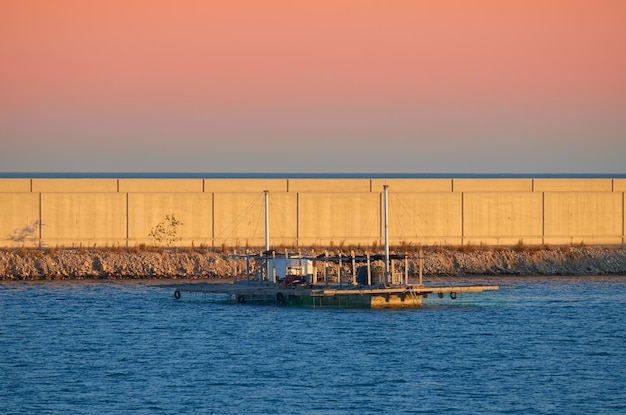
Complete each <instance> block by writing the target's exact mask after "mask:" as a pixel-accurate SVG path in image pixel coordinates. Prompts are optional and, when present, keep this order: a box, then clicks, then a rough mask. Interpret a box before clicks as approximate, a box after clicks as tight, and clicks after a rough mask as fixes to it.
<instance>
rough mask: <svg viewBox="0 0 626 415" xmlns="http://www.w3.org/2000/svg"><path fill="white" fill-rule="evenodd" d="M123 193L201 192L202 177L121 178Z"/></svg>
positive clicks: (120, 187)
mask: <svg viewBox="0 0 626 415" xmlns="http://www.w3.org/2000/svg"><path fill="white" fill-rule="evenodd" d="M119 181H120V182H119V191H120V192H122V193H150V192H155V193H200V192H202V179H119Z"/></svg>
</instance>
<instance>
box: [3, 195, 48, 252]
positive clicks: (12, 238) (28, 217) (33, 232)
mask: <svg viewBox="0 0 626 415" xmlns="http://www.w3.org/2000/svg"><path fill="white" fill-rule="evenodd" d="M0 207H1V208H0V246H11V247H17V246H26V247H35V246H39V229H40V227H39V193H0Z"/></svg>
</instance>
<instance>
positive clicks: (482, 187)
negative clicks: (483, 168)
mask: <svg viewBox="0 0 626 415" xmlns="http://www.w3.org/2000/svg"><path fill="white" fill-rule="evenodd" d="M453 187H454V191H455V192H532V190H533V180H532V179H509V178H493V179H454V180H453Z"/></svg>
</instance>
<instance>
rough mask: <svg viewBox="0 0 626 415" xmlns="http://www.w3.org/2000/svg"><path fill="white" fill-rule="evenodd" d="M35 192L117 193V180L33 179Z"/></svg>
mask: <svg viewBox="0 0 626 415" xmlns="http://www.w3.org/2000/svg"><path fill="white" fill-rule="evenodd" d="M33 192H39V193H95V192H99V193H108V192H117V179H33Z"/></svg>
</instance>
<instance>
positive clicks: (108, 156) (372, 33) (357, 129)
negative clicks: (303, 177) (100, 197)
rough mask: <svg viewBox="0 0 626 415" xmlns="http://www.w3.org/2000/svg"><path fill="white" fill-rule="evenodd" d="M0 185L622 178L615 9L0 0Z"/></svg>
mask: <svg viewBox="0 0 626 415" xmlns="http://www.w3.org/2000/svg"><path fill="white" fill-rule="evenodd" d="M0 140H1V141H0V144H1V146H0V172H277V173H289V172H294V173H321V172H326V173H357V172H359V173H368V172H372V173H454V172H457V173H529V174H532V173H625V172H626V169H625V167H624V166H625V165H626V162H625V160H626V1H624V0H523V1H518V0H506V1H502V0H471V1H469V0H437V1H420V0H406V1H398V0H388V1H380V0H379V1H367V0H350V1H342V0H332V1H329V0H316V1H304V0H280V1H279V0H264V1H258V0H224V1H211V0H195V1H192V0H176V1H174V0H172V1H160V0H123V1H118V0H89V1H84V0H0Z"/></svg>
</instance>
